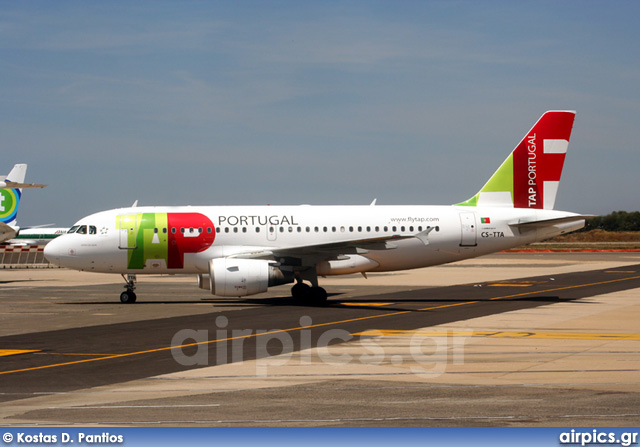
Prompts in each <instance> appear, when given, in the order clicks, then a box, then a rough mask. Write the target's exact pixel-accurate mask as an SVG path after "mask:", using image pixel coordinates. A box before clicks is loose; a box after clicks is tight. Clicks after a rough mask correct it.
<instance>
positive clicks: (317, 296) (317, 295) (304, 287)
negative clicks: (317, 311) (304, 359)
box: [291, 276, 327, 306]
mask: <svg viewBox="0 0 640 447" xmlns="http://www.w3.org/2000/svg"><path fill="white" fill-rule="evenodd" d="M310 280H311V284H312V285H311V286H310V285H308V284H305V283H303V282H302V278H301V277H299V276H298V277H296V284H295V285H294V286H293V287H292V288H291V296H292V297H294V298H295V299H297V300H300V301H303V302H305V304H310V305H312V306H324V305H325V304H326V303H327V291H326V290H324V289H323V288H322V287H319V286H318V277H317V276H315V278H313V277H312V278H310Z"/></svg>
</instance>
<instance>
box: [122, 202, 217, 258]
mask: <svg viewBox="0 0 640 447" xmlns="http://www.w3.org/2000/svg"><path fill="white" fill-rule="evenodd" d="M116 228H117V229H119V230H121V237H126V240H125V241H123V240H121V247H123V245H125V248H128V253H129V255H128V262H127V267H128V268H129V269H131V270H141V269H144V268H145V266H147V265H148V264H149V261H151V265H160V264H159V263H160V262H161V261H164V264H165V265H166V267H167V268H169V269H181V268H183V267H184V255H185V253H200V252H203V251H205V250H206V249H208V248H209V247H211V245H212V244H213V241H214V240H215V237H216V231H215V227H214V226H213V222H211V219H209V218H208V217H207V216H205V215H204V214H200V213H137V214H123V215H119V216H117V218H116ZM123 231H126V235H124V236H123V235H122V234H123ZM123 242H124V244H123Z"/></svg>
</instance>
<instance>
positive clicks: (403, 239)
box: [45, 205, 584, 276]
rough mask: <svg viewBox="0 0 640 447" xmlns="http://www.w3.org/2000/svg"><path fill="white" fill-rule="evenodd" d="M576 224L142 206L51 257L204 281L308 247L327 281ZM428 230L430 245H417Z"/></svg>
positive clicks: (477, 210)
mask: <svg viewBox="0 0 640 447" xmlns="http://www.w3.org/2000/svg"><path fill="white" fill-rule="evenodd" d="M568 216H575V214H574V213H568V212H562V211H553V210H533V209H518V208H482V207H464V206H307V205H302V206H229V207H217V206H210V207H206V206H198V207H196V206H193V207H135V208H123V209H116V210H110V211H104V212H100V213H96V214H93V215H90V216H88V217H85V218H83V219H81V220H80V221H78V222H77V223H76V225H75V226H74V228H75V230H73V229H72V232H71V233H70V234H66V235H63V236H60V237H59V238H56V239H55V240H53V241H52V242H50V243H49V244H48V245H47V247H46V248H45V255H46V257H47V258H48V259H49V260H50V261H51V262H52V263H54V264H57V265H60V266H63V267H68V268H73V269H77V270H84V271H93V272H104V273H123V274H125V273H135V274H145V273H150V274H153V273H195V274H200V273H206V272H208V271H209V261H210V260H212V259H216V258H226V257H234V256H240V255H241V256H244V257H250V256H251V254H252V253H257V254H260V255H261V256H264V253H269V252H275V253H276V254H275V255H274V261H275V262H279V261H280V260H279V259H277V252H278V250H280V249H287V250H291V249H296V248H300V252H301V253H302V252H304V256H305V257H306V259H307V260H309V259H311V262H312V263H313V264H314V265H315V266H316V269H317V272H318V275H321V276H324V275H339V274H346V273H357V272H384V271H393V270H405V269H413V268H419V267H426V266H430V265H437V264H443V263H448V262H453V261H458V260H461V259H466V258H472V257H476V256H480V255H484V254H488V253H493V252H496V251H500V250H504V249H508V248H511V247H516V246H519V245H523V244H527V243H531V242H535V241H539V240H542V239H546V238H549V237H553V236H555V235H558V234H562V233H565V232H569V231H574V230H576V229H579V228H581V227H582V226H583V225H584V222H583V221H580V222H571V223H558V224H555V225H547V226H532V227H526V228H524V227H517V224H520V223H524V222H531V221H541V220H550V219H560V218H564V217H568ZM426 230H430V231H428V236H427V238H426V239H425V238H422V239H420V238H417V237H413V236H415V235H417V234H418V233H421V232H425V231H426ZM393 237H397V240H394V239H393ZM377 239H379V240H380V243H376V240H377ZM358 241H363V242H362V248H361V249H359V250H355V251H352V252H351V253H350V254H347V255H344V256H340V257H338V258H332V256H331V255H330V249H331V246H332V244H336V245H340V244H343V243H347V242H349V243H350V244H351V246H352V247H357V246H358V245H359V244H358ZM327 253H329V254H327ZM314 259H315V260H317V262H313V260H314Z"/></svg>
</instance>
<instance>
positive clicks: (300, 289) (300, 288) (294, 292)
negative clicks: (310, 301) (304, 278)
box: [291, 282, 311, 299]
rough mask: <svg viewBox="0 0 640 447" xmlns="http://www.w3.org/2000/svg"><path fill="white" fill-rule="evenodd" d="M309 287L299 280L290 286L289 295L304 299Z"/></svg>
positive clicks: (307, 294)
mask: <svg viewBox="0 0 640 447" xmlns="http://www.w3.org/2000/svg"><path fill="white" fill-rule="evenodd" d="M310 290H311V287H310V286H308V285H307V284H305V283H302V282H299V283H297V284H296V285H295V286H293V287H292V288H291V296H292V297H294V298H295V299H304V298H306V297H308V296H309V293H310Z"/></svg>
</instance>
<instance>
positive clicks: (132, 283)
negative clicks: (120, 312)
mask: <svg viewBox="0 0 640 447" xmlns="http://www.w3.org/2000/svg"><path fill="white" fill-rule="evenodd" d="M122 279H124V280H125V281H126V283H127V284H126V285H125V286H124V288H125V289H126V290H125V291H124V292H122V293H121V294H120V302H122V303H124V304H130V303H135V302H136V294H135V293H134V290H136V275H131V274H129V275H127V276H126V278H125V276H124V275H122Z"/></svg>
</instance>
